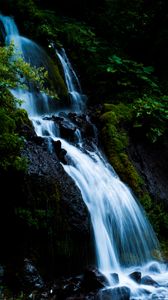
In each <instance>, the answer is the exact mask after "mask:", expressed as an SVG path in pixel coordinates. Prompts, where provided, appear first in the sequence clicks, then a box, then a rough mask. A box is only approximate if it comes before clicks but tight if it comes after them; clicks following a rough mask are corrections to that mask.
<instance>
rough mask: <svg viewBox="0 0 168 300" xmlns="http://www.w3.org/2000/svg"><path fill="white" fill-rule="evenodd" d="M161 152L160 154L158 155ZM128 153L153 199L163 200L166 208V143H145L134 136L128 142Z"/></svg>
mask: <svg viewBox="0 0 168 300" xmlns="http://www.w3.org/2000/svg"><path fill="white" fill-rule="evenodd" d="M160 153H162V155H160ZM129 155H130V157H131V159H132V161H133V163H134V165H135V167H136V168H137V170H138V171H139V173H140V174H141V176H142V177H143V178H144V181H145V184H146V187H147V190H148V192H149V193H150V195H151V196H152V197H153V199H155V201H160V202H164V203H165V205H166V207H167V208H168V201H167V195H168V184H167V182H168V172H167V164H166V163H165V161H168V143H167V142H165V143H159V142H158V143H151V144H150V143H147V142H145V141H144V138H143V139H142V140H140V139H138V140H137V138H136V137H134V138H133V139H132V140H131V142H130V147H129ZM158 158H159V159H158Z"/></svg>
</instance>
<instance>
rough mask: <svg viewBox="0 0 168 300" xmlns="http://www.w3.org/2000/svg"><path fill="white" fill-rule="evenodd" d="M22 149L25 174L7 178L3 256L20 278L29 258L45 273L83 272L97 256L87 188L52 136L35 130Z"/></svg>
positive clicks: (10, 274)
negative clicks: (53, 146) (52, 147)
mask: <svg viewBox="0 0 168 300" xmlns="http://www.w3.org/2000/svg"><path fill="white" fill-rule="evenodd" d="M22 155H23V156H24V157H26V159H27V160H28V170H27V172H26V173H25V174H19V173H12V172H11V174H7V175H6V176H3V178H2V180H1V184H2V192H4V194H3V195H4V196H3V197H2V201H1V233H2V234H1V236H2V247H1V252H2V255H1V262H2V264H4V265H5V270H6V277H7V281H10V280H11V282H12V284H13V282H15V281H18V282H17V283H18V284H20V275H19V276H18V275H17V274H19V273H20V274H21V273H22V272H21V269H22V267H23V262H24V260H25V258H28V259H31V260H32V261H33V263H34V264H35V265H36V266H37V267H38V269H39V271H40V274H42V275H43V276H44V277H45V278H47V279H49V278H53V276H54V277H55V276H56V277H57V276H59V275H65V274H73V273H79V272H81V271H82V270H83V268H84V266H86V265H87V264H88V263H90V262H91V257H92V246H91V240H90V219H89V215H88V211H87V208H86V206H85V204H84V202H83V200H82V196H81V193H80V191H79V189H78V188H77V186H76V185H75V183H74V182H73V180H72V179H71V178H70V177H69V176H68V175H67V174H66V172H65V171H64V169H63V167H62V165H61V163H60V162H59V160H58V158H57V155H56V154H55V152H54V151H53V152H52V153H50V152H49V151H48V145H47V142H46V141H45V140H43V139H41V138H38V137H36V136H35V135H34V133H31V136H29V138H28V140H27V141H26V142H25V147H24V150H23V151H22Z"/></svg>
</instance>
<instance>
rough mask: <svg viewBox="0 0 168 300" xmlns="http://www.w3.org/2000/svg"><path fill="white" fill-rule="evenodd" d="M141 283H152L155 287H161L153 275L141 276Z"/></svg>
mask: <svg viewBox="0 0 168 300" xmlns="http://www.w3.org/2000/svg"><path fill="white" fill-rule="evenodd" d="M141 284H144V285H152V286H155V287H159V284H158V283H157V282H156V281H155V280H153V279H152V277H150V276H144V277H142V278H141Z"/></svg>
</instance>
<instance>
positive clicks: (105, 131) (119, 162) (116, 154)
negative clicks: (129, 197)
mask: <svg viewBox="0 0 168 300" xmlns="http://www.w3.org/2000/svg"><path fill="white" fill-rule="evenodd" d="M104 110H105V112H104V113H103V115H102V116H101V123H102V132H101V136H102V141H103V145H104V149H105V152H106V153H107V156H108V159H109V161H110V163H111V164H112V166H113V167H114V169H115V170H116V172H117V173H118V174H119V176H120V177H121V179H122V180H123V181H125V182H127V183H128V184H129V185H130V187H131V188H132V189H133V191H134V192H135V193H136V194H139V193H140V192H141V187H142V185H143V180H142V179H141V177H140V176H139V175H138V173H137V171H136V169H135V167H134V166H133V164H132V163H131V161H130V159H129V157H128V153H127V147H128V144H129V138H128V133H127V132H126V130H125V129H124V125H125V126H126V124H127V123H128V122H129V121H130V120H131V117H132V114H131V109H130V108H129V106H127V105H125V104H123V103H119V104H117V105H114V104H105V105H104Z"/></svg>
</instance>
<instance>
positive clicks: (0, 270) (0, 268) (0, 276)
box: [0, 265, 4, 283]
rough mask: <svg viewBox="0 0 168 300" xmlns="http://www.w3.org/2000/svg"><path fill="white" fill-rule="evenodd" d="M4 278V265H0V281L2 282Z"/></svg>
mask: <svg viewBox="0 0 168 300" xmlns="http://www.w3.org/2000/svg"><path fill="white" fill-rule="evenodd" d="M3 278H4V267H3V266H2V265H0V283H2V281H3Z"/></svg>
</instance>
